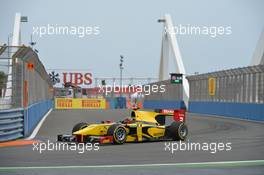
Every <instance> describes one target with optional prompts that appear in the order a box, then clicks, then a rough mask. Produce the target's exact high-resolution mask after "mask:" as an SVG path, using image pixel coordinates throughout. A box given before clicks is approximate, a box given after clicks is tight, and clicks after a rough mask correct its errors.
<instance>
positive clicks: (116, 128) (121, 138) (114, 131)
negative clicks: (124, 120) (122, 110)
mask: <svg viewBox="0 0 264 175" xmlns="http://www.w3.org/2000/svg"><path fill="white" fill-rule="evenodd" d="M107 135H108V136H113V141H114V144H123V143H125V141H126V138H127V133H126V128H125V127H124V126H122V125H120V124H113V125H111V126H110V127H109V128H108V131H107Z"/></svg>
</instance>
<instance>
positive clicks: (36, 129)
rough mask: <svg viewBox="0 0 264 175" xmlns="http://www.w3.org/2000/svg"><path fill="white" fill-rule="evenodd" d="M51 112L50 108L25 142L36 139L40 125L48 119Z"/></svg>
mask: <svg viewBox="0 0 264 175" xmlns="http://www.w3.org/2000/svg"><path fill="white" fill-rule="evenodd" d="M51 111H52V108H51V109H50V110H49V111H48V112H47V113H46V114H45V115H44V117H42V119H41V120H40V121H39V123H38V125H37V126H36V127H35V129H34V131H33V132H32V134H31V135H30V136H29V137H27V138H25V140H32V139H34V138H35V137H36V135H37V133H38V131H39V129H40V127H41V125H42V124H43V122H44V121H45V119H46V118H47V117H48V115H49V114H50V112H51Z"/></svg>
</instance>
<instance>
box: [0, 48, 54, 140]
mask: <svg viewBox="0 0 264 175" xmlns="http://www.w3.org/2000/svg"><path fill="white" fill-rule="evenodd" d="M10 63H12V64H10ZM10 68H12V69H10ZM11 70H12V71H11ZM0 73H1V77H0V91H1V93H0V142H2V141H8V140H14V139H17V138H21V137H26V136H28V135H29V134H30V133H31V132H32V131H33V129H34V128H35V127H36V125H37V123H38V122H39V121H40V120H41V118H42V117H43V116H44V114H45V113H47V111H48V110H50V109H51V108H52V106H53V102H52V98H53V91H52V83H51V81H50V78H49V76H48V74H47V72H46V70H45V68H44V66H43V64H42V63H41V61H40V60H39V58H38V55H37V54H36V53H35V52H34V51H33V50H32V49H31V48H30V47H25V46H21V47H14V46H0ZM10 82H11V83H10ZM7 91H8V93H6V92H7Z"/></svg>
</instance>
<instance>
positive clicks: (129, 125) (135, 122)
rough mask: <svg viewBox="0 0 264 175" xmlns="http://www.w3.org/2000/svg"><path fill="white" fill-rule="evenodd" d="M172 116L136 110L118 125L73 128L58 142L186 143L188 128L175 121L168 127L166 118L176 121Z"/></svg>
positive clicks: (93, 125) (58, 138)
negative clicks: (167, 141)
mask: <svg viewBox="0 0 264 175" xmlns="http://www.w3.org/2000/svg"><path fill="white" fill-rule="evenodd" d="M172 115H173V114H164V113H158V112H153V111H141V110H133V111H132V112H131V115H130V117H128V118H126V119H124V120H122V121H119V122H111V121H102V122H101V123H96V124H88V123H78V124H76V125H75V126H74V127H73V129H72V134H71V135H67V134H62V135H58V137H57V140H58V141H61V142H78V143H87V142H99V143H101V144H102V143H113V144H123V143H125V142H143V141H157V140H175V141H179V140H185V139H186V137H187V135H188V128H187V126H186V124H185V123H184V122H181V121H173V122H172V123H170V124H169V125H167V124H166V123H167V122H166V119H167V118H173V117H172Z"/></svg>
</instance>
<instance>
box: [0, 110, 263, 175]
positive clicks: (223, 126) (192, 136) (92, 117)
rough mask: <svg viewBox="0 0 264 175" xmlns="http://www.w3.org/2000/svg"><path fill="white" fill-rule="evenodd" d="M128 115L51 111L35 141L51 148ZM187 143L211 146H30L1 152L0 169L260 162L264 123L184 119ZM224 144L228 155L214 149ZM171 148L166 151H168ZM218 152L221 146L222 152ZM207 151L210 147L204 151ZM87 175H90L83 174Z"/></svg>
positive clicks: (244, 170)
mask: <svg viewBox="0 0 264 175" xmlns="http://www.w3.org/2000/svg"><path fill="white" fill-rule="evenodd" d="M128 115H129V111H128V110H60V111H58V110H54V111H52V112H51V114H50V115H49V116H48V117H47V119H46V120H45V122H44V123H43V125H42V127H41V129H40V130H39V132H38V134H37V136H36V138H35V140H41V141H43V142H44V143H47V142H48V141H49V142H52V143H56V136H57V134H60V133H70V132H71V129H72V126H73V125H74V124H76V123H78V122H82V121H84V122H88V123H93V122H100V121H102V120H114V121H117V120H122V119H123V118H124V117H125V116H128ZM187 125H188V127H189V138H188V140H187V141H186V142H185V143H186V144H191V143H198V144H200V145H204V144H207V145H208V144H210V145H211V146H212V147H211V148H212V149H210V150H209V151H208V150H204V151H203V150H199V151H198V150H185V151H184V150H175V151H174V152H173V153H172V151H169V150H168V147H167V148H166V150H165V144H166V145H168V144H170V145H172V144H174V148H176V146H177V145H178V146H179V143H178V142H146V143H127V144H124V145H104V146H100V147H99V150H97V151H95V150H91V151H84V153H78V151H62V150H61V151H58V150H57V151H47V150H46V151H43V152H42V153H40V152H39V151H36V150H33V146H32V145H27V146H17V147H2V148H0V167H47V166H48V167H50V166H93V165H134V164H139V165H142V164H170V163H190V162H220V161H244V160H264V124H263V123H257V122H250V121H242V120H236V119H230V118H219V117H211V116H200V115H197V114H188V115H187ZM227 143H229V146H230V147H231V150H229V151H226V150H218V151H216V153H212V152H214V151H212V150H215V149H213V148H214V145H215V144H218V145H219V144H220V145H222V144H224V147H225V149H226V146H225V145H226V144H227ZM170 148H171V147H170ZM221 148H223V146H222V147H221ZM208 149H209V148H208ZM89 172H90V174H161V172H162V173H163V174H172V173H178V174H197V172H198V174H230V172H233V173H231V174H251V175H252V174H264V167H263V165H256V166H235V167H226V168H224V167H207V168H202V167H188V168H184V167H181V168H175V167H170V168H166V166H165V167H162V166H160V167H156V168H155V167H144V168H143V167H141V168H137V171H135V168H133V167H130V168H123V169H122V168H121V169H120V168H110V169H109V168H102V169H96V168H89ZM65 173H66V174H87V170H86V169H82V168H81V169H77V170H76V168H74V169H67V170H66V169H65V170H63V168H58V169H50V168H47V169H41V170H39V169H31V170H28V169H25V170H16V169H14V170H4V169H2V170H0V174H65ZM88 174H89V173H88Z"/></svg>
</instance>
